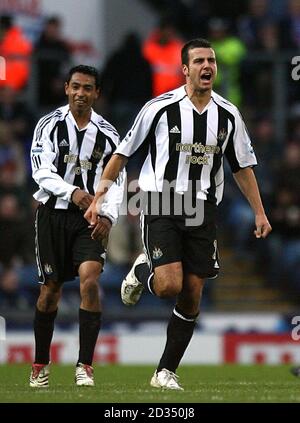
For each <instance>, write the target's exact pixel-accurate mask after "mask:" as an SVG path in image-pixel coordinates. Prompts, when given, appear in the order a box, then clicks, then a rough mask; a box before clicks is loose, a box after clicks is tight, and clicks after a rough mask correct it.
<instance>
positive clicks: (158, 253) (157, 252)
mask: <svg viewBox="0 0 300 423" xmlns="http://www.w3.org/2000/svg"><path fill="white" fill-rule="evenodd" d="M162 255H163V252H162V251H161V249H160V248H158V247H154V250H153V251H152V258H153V260H158V259H160V258H161V257H162Z"/></svg>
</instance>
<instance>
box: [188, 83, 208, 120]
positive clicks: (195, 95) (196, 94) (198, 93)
mask: <svg viewBox="0 0 300 423" xmlns="http://www.w3.org/2000/svg"><path fill="white" fill-rule="evenodd" d="M185 89H186V93H187V95H188V98H189V99H190V100H191V102H192V103H193V105H194V106H195V107H196V109H197V110H198V111H199V113H201V112H202V111H203V109H204V108H205V107H206V106H207V104H208V103H209V102H210V99H211V90H205V91H204V90H196V89H194V88H192V87H189V86H188V85H186V88H185Z"/></svg>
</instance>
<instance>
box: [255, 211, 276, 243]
mask: <svg viewBox="0 0 300 423" xmlns="http://www.w3.org/2000/svg"><path fill="white" fill-rule="evenodd" d="M255 225H256V229H255V231H254V235H255V237H256V238H266V237H267V236H268V235H269V233H270V232H271V231H272V226H271V225H270V223H269V221H268V219H267V216H266V215H265V214H263V215H257V216H256V217H255Z"/></svg>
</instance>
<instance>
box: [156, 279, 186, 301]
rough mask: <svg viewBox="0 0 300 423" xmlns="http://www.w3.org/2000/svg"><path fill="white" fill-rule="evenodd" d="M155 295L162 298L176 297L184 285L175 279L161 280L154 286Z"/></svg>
mask: <svg viewBox="0 0 300 423" xmlns="http://www.w3.org/2000/svg"><path fill="white" fill-rule="evenodd" d="M155 282H156V281H155ZM154 287H155V294H156V295H157V296H158V297H160V298H169V297H176V296H177V295H178V294H179V293H180V292H181V289H182V283H180V281H176V280H174V279H166V280H163V281H162V280H159V281H158V283H155V284H154Z"/></svg>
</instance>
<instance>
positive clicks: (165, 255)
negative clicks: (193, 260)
mask: <svg viewBox="0 0 300 423" xmlns="http://www.w3.org/2000/svg"><path fill="white" fill-rule="evenodd" d="M141 228H142V239H143V243H144V251H145V253H146V254H145V253H142V254H140V255H139V256H138V258H137V259H136V261H135V263H134V264H133V267H132V269H131V271H130V272H129V274H128V275H127V277H126V278H125V280H124V281H123V283H122V287H121V297H122V301H123V303H124V304H126V305H133V304H136V303H137V301H138V300H139V298H140V296H141V293H142V292H143V290H144V289H149V291H150V292H151V293H152V294H153V295H157V296H159V297H161V298H167V297H173V296H176V295H177V294H178V293H179V292H180V291H181V289H182V280H183V272H182V264H181V255H182V252H181V239H180V233H179V230H178V227H177V225H176V222H175V221H174V220H173V219H169V218H167V217H151V216H143V215H142V216H141Z"/></svg>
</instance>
